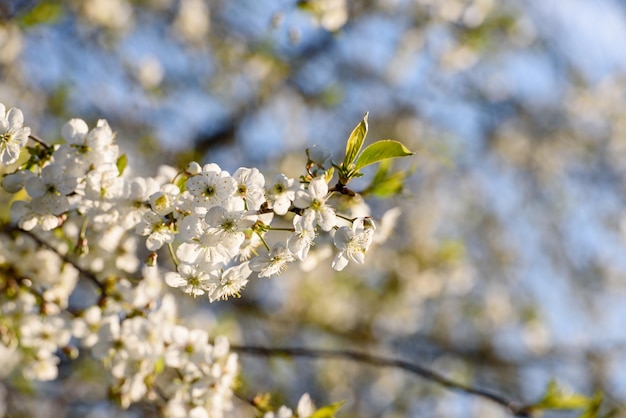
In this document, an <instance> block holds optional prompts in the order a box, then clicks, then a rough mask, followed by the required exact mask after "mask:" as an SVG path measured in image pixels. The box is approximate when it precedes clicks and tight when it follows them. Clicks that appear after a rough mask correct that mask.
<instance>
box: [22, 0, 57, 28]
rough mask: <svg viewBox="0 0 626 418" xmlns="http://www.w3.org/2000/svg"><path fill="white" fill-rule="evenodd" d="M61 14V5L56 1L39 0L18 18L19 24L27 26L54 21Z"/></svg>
mask: <svg viewBox="0 0 626 418" xmlns="http://www.w3.org/2000/svg"><path fill="white" fill-rule="evenodd" d="M62 15H63V5H61V4H60V3H59V2H58V1H41V2H39V3H37V5H36V6H35V7H33V8H32V9H31V10H30V11H29V12H28V13H26V14H25V15H23V16H22V17H21V18H20V24H21V25H22V26H24V27H29V26H35V25H39V24H43V23H54V22H57V21H58V20H59V19H60V18H61V16H62Z"/></svg>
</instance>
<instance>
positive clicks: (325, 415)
mask: <svg viewBox="0 0 626 418" xmlns="http://www.w3.org/2000/svg"><path fill="white" fill-rule="evenodd" d="M343 404H344V402H343V401H341V402H335V403H331V404H330V405H326V406H323V407H321V408H318V409H317V410H316V411H315V412H313V415H311V418H335V414H336V413H337V411H338V410H339V408H341V407H342V406H343Z"/></svg>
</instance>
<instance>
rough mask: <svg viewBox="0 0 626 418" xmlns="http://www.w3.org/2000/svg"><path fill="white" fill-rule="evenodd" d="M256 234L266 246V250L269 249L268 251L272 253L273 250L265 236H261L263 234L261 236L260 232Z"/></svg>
mask: <svg viewBox="0 0 626 418" xmlns="http://www.w3.org/2000/svg"><path fill="white" fill-rule="evenodd" d="M256 234H257V235H258V236H259V238H260V239H261V242H262V243H263V245H265V248H267V251H272V250H271V248H270V246H269V245H267V242H266V241H265V238H263V235H261V234H260V233H258V232H257V233H256Z"/></svg>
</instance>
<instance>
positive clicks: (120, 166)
mask: <svg viewBox="0 0 626 418" xmlns="http://www.w3.org/2000/svg"><path fill="white" fill-rule="evenodd" d="M115 164H116V165H117V171H118V173H119V175H120V176H121V175H122V174H123V173H124V169H125V168H126V164H128V157H126V154H122V155H120V157H119V158H118V159H117V161H116V163H115Z"/></svg>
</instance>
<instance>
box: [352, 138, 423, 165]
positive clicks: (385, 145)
mask: <svg viewBox="0 0 626 418" xmlns="http://www.w3.org/2000/svg"><path fill="white" fill-rule="evenodd" d="M413 154H414V152H412V151H410V150H409V149H408V148H407V147H405V146H404V145H402V144H401V143H400V142H398V141H394V140H391V139H385V140H382V141H377V142H374V143H373V144H371V145H368V146H367V147H366V148H365V149H364V150H363V153H362V154H361V155H360V156H359V159H358V160H357V162H356V166H355V170H358V169H361V168H363V167H366V166H368V165H370V164H374V163H377V162H379V161H382V160H386V159H388V158H398V157H406V156H408V155H413Z"/></svg>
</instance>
